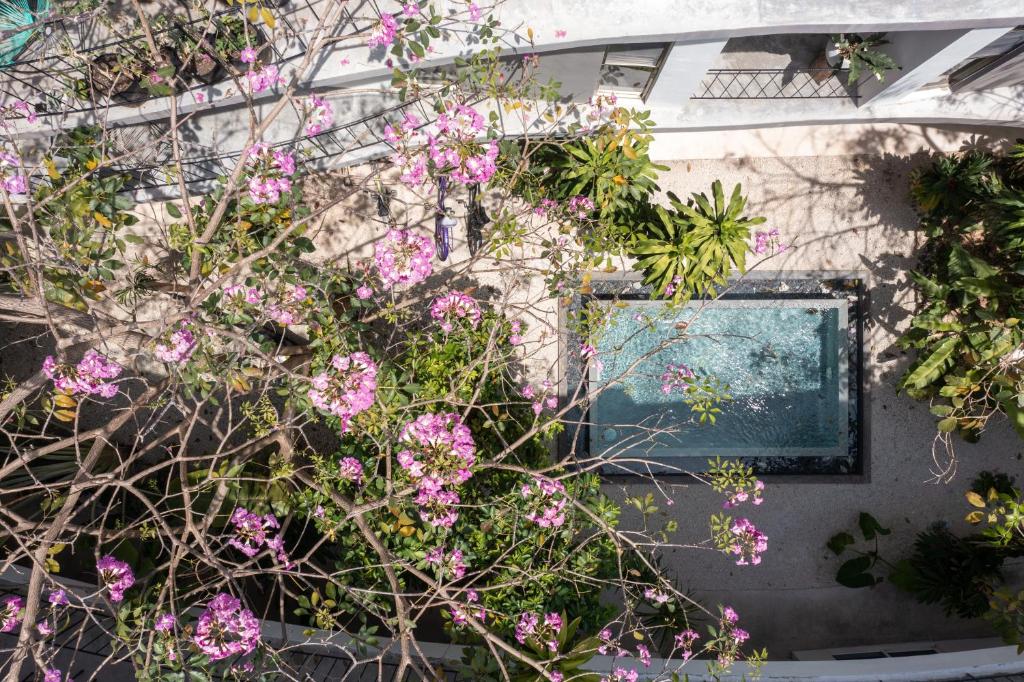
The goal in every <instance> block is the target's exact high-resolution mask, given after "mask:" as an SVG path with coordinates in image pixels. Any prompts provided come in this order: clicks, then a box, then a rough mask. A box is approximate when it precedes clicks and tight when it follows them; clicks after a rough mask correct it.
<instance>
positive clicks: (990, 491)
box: [988, 488, 999, 502]
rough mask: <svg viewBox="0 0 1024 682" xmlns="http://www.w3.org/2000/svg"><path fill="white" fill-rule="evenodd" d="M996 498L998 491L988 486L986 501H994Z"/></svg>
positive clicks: (997, 497)
mask: <svg viewBox="0 0 1024 682" xmlns="http://www.w3.org/2000/svg"><path fill="white" fill-rule="evenodd" d="M998 499H999V491H997V490H996V489H995V488H989V489H988V501H989V502H995V501H996V500H998Z"/></svg>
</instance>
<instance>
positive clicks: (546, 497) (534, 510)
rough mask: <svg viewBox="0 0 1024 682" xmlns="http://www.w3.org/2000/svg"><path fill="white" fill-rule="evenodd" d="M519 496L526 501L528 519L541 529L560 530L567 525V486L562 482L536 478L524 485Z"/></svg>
mask: <svg viewBox="0 0 1024 682" xmlns="http://www.w3.org/2000/svg"><path fill="white" fill-rule="evenodd" d="M519 494H520V495H522V496H523V499H524V500H526V503H527V508H528V510H529V511H528V512H527V514H526V518H527V519H529V520H530V521H532V522H534V523H536V524H537V525H538V526H540V527H541V528H558V527H560V526H561V525H562V524H564V523H565V505H566V503H567V502H568V498H566V496H565V486H564V485H562V483H561V482H560V481H551V480H548V479H544V478H534V479H533V482H531V483H524V484H523V485H522V487H521V488H520V489H519Z"/></svg>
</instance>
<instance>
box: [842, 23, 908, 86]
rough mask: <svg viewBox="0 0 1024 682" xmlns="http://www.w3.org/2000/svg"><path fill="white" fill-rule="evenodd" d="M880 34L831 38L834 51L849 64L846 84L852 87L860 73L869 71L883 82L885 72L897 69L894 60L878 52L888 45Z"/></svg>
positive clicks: (897, 65)
mask: <svg viewBox="0 0 1024 682" xmlns="http://www.w3.org/2000/svg"><path fill="white" fill-rule="evenodd" d="M882 36H883V34H882V33H872V34H871V35H867V36H860V35H857V34H856V33H840V34H839V35H834V36H832V37H831V40H832V42H833V43H834V44H835V46H836V50H837V51H838V52H839V54H840V55H841V56H842V57H843V59H845V60H847V61H848V62H849V68H850V73H849V76H848V77H847V80H846V82H847V84H848V85H853V84H854V83H856V82H857V81H858V80H860V74H861V72H862V71H865V70H867V71H870V72H871V73H873V74H874V76H875V78H877V79H878V80H880V81H881V80H885V72H886V71H891V70H893V69H898V68H900V67H899V64H897V63H896V60H895V59H893V58H892V57H890V56H889V55H887V54H885V53H884V52H881V51H879V50H878V49H877V48H878V47H880V46H882V45H886V44H888V43H889V41H888V40H885V39H883V38H882Z"/></svg>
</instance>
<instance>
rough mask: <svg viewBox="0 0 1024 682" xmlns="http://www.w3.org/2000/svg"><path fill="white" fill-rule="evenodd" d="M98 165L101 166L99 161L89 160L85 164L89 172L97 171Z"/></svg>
mask: <svg viewBox="0 0 1024 682" xmlns="http://www.w3.org/2000/svg"><path fill="white" fill-rule="evenodd" d="M98 165H100V162H99V160H98V159H89V160H88V161H86V162H85V167H86V168H88V169H89V170H95V168H96V166H98Z"/></svg>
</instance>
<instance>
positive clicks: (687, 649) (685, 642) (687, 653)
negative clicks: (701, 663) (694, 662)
mask: <svg viewBox="0 0 1024 682" xmlns="http://www.w3.org/2000/svg"><path fill="white" fill-rule="evenodd" d="M698 639H700V634H698V633H697V631H696V630H692V629H690V628H687V629H685V630H683V631H682V632H680V633H678V634H677V635H676V636H675V645H676V648H677V649H679V650H680V656H681V657H682V659H683V660H684V661H688V660H690V659H691V658H693V644H694V642H696V641H697V640H698Z"/></svg>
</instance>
